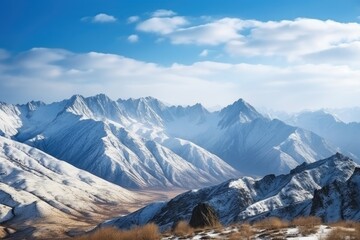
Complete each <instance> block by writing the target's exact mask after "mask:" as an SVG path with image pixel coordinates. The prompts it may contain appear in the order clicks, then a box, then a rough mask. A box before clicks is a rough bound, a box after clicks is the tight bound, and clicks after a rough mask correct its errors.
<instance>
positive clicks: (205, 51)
mask: <svg viewBox="0 0 360 240" xmlns="http://www.w3.org/2000/svg"><path fill="white" fill-rule="evenodd" d="M208 55H209V50H207V49H204V50H202V51H201V53H200V54H199V56H200V57H207V56H208Z"/></svg>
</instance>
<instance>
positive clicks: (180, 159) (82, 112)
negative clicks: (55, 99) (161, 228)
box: [12, 94, 239, 189]
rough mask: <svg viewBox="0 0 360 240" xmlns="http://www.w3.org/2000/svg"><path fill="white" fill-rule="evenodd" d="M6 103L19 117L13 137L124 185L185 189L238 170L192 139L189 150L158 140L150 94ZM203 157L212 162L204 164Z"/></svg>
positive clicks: (213, 181)
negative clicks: (31, 104) (176, 149)
mask: <svg viewBox="0 0 360 240" xmlns="http://www.w3.org/2000/svg"><path fill="white" fill-rule="evenodd" d="M130 103H132V104H130ZM128 105H129V106H128ZM12 107H13V108H14V109H15V110H16V111H15V113H14V114H13V115H14V116H15V117H18V119H20V120H19V124H18V125H20V126H17V125H15V124H12V125H14V127H13V128H14V129H15V130H14V131H17V132H16V134H13V135H12V137H13V138H15V139H17V140H19V141H22V142H25V143H27V144H28V145H31V146H34V147H37V148H39V149H41V150H43V151H45V152H47V153H49V154H51V155H52V156H55V157H56V158H59V159H62V160H65V161H67V162H69V163H71V164H72V165H74V166H76V167H78V168H81V169H84V170H86V171H89V172H91V173H93V174H95V175H97V176H99V177H101V178H104V179H106V180H108V181H110V182H113V183H116V184H118V185H121V186H124V187H128V188H147V187H151V188H167V187H174V186H175V187H181V188H187V189H189V188H194V187H201V186H207V185H213V184H217V183H219V182H221V181H224V180H226V179H229V178H233V177H238V176H239V173H238V172H237V171H236V170H234V169H233V168H232V167H230V166H229V165H228V164H226V163H225V162H224V161H223V160H221V159H219V158H218V157H216V156H215V155H213V154H211V153H209V152H207V151H206V150H205V149H202V148H200V147H198V146H196V145H195V144H193V145H192V150H191V152H192V153H191V154H182V153H179V154H176V153H174V151H172V149H169V148H168V147H166V146H165V145H163V144H162V142H163V141H162V140H164V139H167V136H166V135H165V134H164V133H163V132H164V131H163V130H162V128H160V126H161V122H162V121H163V120H162V119H161V118H160V117H159V116H158V115H157V114H158V113H159V114H162V113H161V111H162V109H164V108H165V106H164V105H162V104H161V103H160V102H159V101H158V100H156V99H153V98H146V99H139V100H137V101H135V102H133V101H132V100H128V101H126V102H122V103H121V104H118V102H115V101H112V100H110V99H109V98H108V97H106V96H105V95H103V94H100V95H97V96H94V97H89V98H84V97H82V96H80V95H75V96H73V97H72V98H70V99H69V100H64V101H62V102H59V103H53V104H49V105H40V106H39V107H37V108H36V109H34V110H31V114H29V111H30V110H29V109H28V108H26V107H24V106H16V107H14V106H12ZM152 108H154V109H155V110H152ZM125 109H126V111H125ZM164 111H165V110H164ZM162 115H164V116H165V113H164V114H162ZM169 116H170V115H169ZM135 118H136V119H135ZM157 120H159V121H157ZM160 120H161V121H160ZM172 146H173V145H171V147H172ZM208 163H214V164H212V165H210V166H211V167H205V166H207V164H208ZM213 173H216V174H213Z"/></svg>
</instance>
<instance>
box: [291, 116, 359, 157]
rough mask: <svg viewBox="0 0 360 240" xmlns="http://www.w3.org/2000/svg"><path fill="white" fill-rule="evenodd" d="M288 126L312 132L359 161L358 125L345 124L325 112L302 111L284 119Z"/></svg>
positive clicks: (355, 123)
mask: <svg viewBox="0 0 360 240" xmlns="http://www.w3.org/2000/svg"><path fill="white" fill-rule="evenodd" d="M284 121H285V122H287V123H288V124H290V125H293V126H299V127H301V128H304V129H307V130H309V131H312V132H314V133H316V134H318V135H319V136H321V137H323V138H324V139H326V141H327V142H329V143H330V144H332V145H334V146H338V147H340V148H341V149H342V152H343V153H344V154H346V155H348V156H351V157H352V158H354V159H355V160H360V148H359V142H360V123H359V122H350V123H345V122H343V121H342V120H340V119H339V118H338V117H337V116H336V115H334V114H331V113H330V112H328V111H325V110H318V111H304V112H301V113H298V114H295V115H292V116H290V117H288V118H287V119H284Z"/></svg>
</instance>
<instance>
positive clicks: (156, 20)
mask: <svg viewBox="0 0 360 240" xmlns="http://www.w3.org/2000/svg"><path fill="white" fill-rule="evenodd" d="M186 24H188V21H187V20H186V19H185V18H184V17H153V18H150V19H147V20H145V21H143V22H141V23H139V24H138V25H137V27H136V29H137V30H139V31H143V32H152V33H158V34H162V35H165V34H168V33H171V32H173V31H174V30H175V29H177V28H179V27H180V26H184V25H186Z"/></svg>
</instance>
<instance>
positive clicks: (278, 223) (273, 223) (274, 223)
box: [254, 217, 289, 230]
mask: <svg viewBox="0 0 360 240" xmlns="http://www.w3.org/2000/svg"><path fill="white" fill-rule="evenodd" d="M288 226H289V223H288V222H286V221H283V220H281V219H280V218H276V217H271V218H265V219H263V220H260V221H258V222H256V223H255V224H254V227H256V228H263V229H269V230H271V229H280V228H285V227H288Z"/></svg>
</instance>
